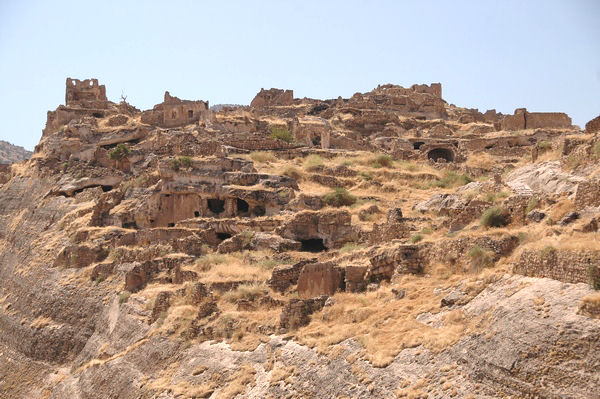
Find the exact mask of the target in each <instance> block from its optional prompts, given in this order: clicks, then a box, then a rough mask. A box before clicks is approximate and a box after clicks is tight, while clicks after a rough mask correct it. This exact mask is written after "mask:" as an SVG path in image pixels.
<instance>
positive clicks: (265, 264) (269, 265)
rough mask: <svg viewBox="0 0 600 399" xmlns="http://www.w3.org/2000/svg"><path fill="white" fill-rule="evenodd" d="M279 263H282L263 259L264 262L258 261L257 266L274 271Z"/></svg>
mask: <svg viewBox="0 0 600 399" xmlns="http://www.w3.org/2000/svg"><path fill="white" fill-rule="evenodd" d="M279 263H281V262H278V261H276V260H275V259H269V258H265V259H262V260H260V261H258V263H257V265H258V267H260V268H261V269H265V270H273V268H274V267H275V266H277V265H279Z"/></svg>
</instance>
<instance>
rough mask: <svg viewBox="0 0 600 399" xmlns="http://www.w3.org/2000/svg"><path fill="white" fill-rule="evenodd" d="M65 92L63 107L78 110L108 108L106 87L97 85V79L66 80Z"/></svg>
mask: <svg viewBox="0 0 600 399" xmlns="http://www.w3.org/2000/svg"><path fill="white" fill-rule="evenodd" d="M66 85H67V89H66V91H65V105H66V106H67V107H80V108H98V109H105V108H108V100H107V99H106V87H105V86H104V85H99V84H98V79H85V80H83V81H81V80H79V79H71V78H67V82H66Z"/></svg>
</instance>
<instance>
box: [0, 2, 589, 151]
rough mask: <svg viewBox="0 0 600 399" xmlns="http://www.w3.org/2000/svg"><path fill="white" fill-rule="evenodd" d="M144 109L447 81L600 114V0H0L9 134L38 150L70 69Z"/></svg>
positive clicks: (465, 90) (486, 94)
mask: <svg viewBox="0 0 600 399" xmlns="http://www.w3.org/2000/svg"><path fill="white" fill-rule="evenodd" d="M67 76H69V77H73V78H80V79H84V78H89V77H95V78H98V79H99V80H100V82H101V83H102V84H105V85H106V88H107V95H108V98H109V100H112V101H118V100H119V97H120V95H121V93H122V92H123V93H125V94H126V95H127V96H128V97H127V100H128V102H130V103H131V104H133V105H135V106H137V107H138V108H141V109H148V108H151V107H152V106H153V105H154V104H157V103H160V102H161V101H162V97H163V93H164V91H165V90H169V91H170V92H171V94H173V95H176V96H178V97H180V98H186V99H202V100H208V101H209V102H210V104H211V105H214V104H218V103H237V104H249V103H250V101H251V100H252V98H253V97H254V95H255V94H256V93H257V92H258V91H259V90H260V88H261V87H264V88H270V87H279V88H287V89H293V90H294V94H295V96H296V97H305V96H306V97H312V98H336V97H337V96H339V95H341V96H343V97H349V96H351V95H352V94H353V93H355V92H358V91H360V92H365V91H369V90H371V89H372V88H374V87H375V86H377V84H379V83H396V84H401V85H403V86H409V85H412V84H413V83H430V82H441V83H442V86H443V97H444V99H445V100H446V101H448V102H449V103H453V104H456V105H459V106H465V107H472V108H479V109H480V110H482V111H485V110H486V109H488V108H495V109H496V110H498V111H501V112H504V113H512V112H513V110H514V109H515V108H518V107H523V106H526V107H527V108H528V109H529V110H532V111H564V112H567V113H568V114H569V115H570V116H571V117H572V118H573V120H574V123H576V124H579V125H581V126H583V125H584V124H585V122H587V121H588V120H589V119H591V118H593V117H595V116H597V115H598V114H600V1H598V0H589V1H585V0H581V1H566V0H565V1H549V0H544V1H481V0H479V1H422V2H421V1H351V0H344V1H306V0H304V1H283V0H279V1H258V0H256V1H217V0H213V1H211V2H201V1H169V2H166V1H126V0H122V1H93V2H92V1H89V2H88V1H53V2H49V1H26V0H25V1H23V0H15V1H10V0H0V121H1V122H0V139H4V140H8V141H10V142H12V143H15V144H18V145H22V146H25V147H26V148H28V149H32V148H33V147H34V146H35V145H36V144H37V142H38V141H39V139H40V136H41V129H42V128H43V126H44V123H45V120H46V111H47V110H53V109H55V108H56V107H57V106H58V105H59V104H62V103H64V89H65V78H66V77H67Z"/></svg>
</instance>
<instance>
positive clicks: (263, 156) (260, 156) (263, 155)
mask: <svg viewBox="0 0 600 399" xmlns="http://www.w3.org/2000/svg"><path fill="white" fill-rule="evenodd" d="M250 159H252V160H253V161H254V162H259V163H265V162H274V161H275V155H273V154H271V153H270V152H266V151H253V152H251V153H250Z"/></svg>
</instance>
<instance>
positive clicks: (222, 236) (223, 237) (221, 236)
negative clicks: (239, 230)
mask: <svg viewBox="0 0 600 399" xmlns="http://www.w3.org/2000/svg"><path fill="white" fill-rule="evenodd" d="M217 238H218V239H219V240H220V241H223V240H226V239H228V238H231V234H229V233H217Z"/></svg>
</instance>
